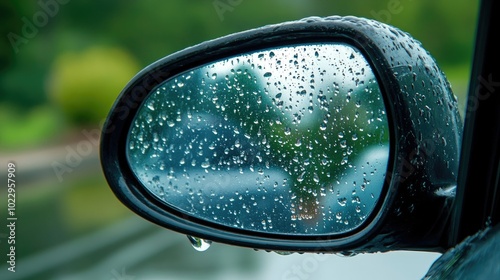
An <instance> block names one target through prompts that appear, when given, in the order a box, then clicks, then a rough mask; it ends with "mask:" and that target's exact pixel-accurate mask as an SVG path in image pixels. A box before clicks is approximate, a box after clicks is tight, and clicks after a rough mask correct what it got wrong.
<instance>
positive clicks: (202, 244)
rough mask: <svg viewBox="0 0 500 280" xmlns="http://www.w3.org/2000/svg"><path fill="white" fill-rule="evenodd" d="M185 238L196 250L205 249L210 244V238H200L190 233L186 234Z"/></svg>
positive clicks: (201, 250)
mask: <svg viewBox="0 0 500 280" xmlns="http://www.w3.org/2000/svg"><path fill="white" fill-rule="evenodd" d="M187 238H188V239H189V242H191V245H193V248H194V249H195V250H196V251H198V252H203V251H206V250H207V249H208V248H210V245H211V244H212V241H210V240H206V239H201V238H198V237H194V236H190V235H188V236H187Z"/></svg>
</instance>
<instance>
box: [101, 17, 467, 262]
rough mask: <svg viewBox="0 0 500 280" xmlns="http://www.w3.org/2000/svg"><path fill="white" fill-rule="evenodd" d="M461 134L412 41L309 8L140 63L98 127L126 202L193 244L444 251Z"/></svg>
mask: <svg viewBox="0 0 500 280" xmlns="http://www.w3.org/2000/svg"><path fill="white" fill-rule="evenodd" d="M460 133H461V121H460V118H459V115H458V111H457V102H456V100H455V98H454V96H453V94H452V92H451V89H450V86H449V84H448V82H447V80H446V78H445V76H444V75H443V73H442V72H441V71H440V70H439V68H438V67H437V65H436V62H435V61H434V59H433V58H432V57H431V56H430V55H429V54H428V53H427V52H426V51H425V50H424V49H423V48H422V46H421V45H420V43H419V42H417V41H416V40H414V39H413V38H411V37H410V36H409V35H408V34H406V33H404V32H402V31H400V30H398V29H396V28H394V27H391V26H388V25H385V24H382V23H379V22H376V21H373V20H368V19H362V18H355V17H328V18H316V17H314V18H307V19H304V20H300V21H295V22H287V23H282V24H278V25H271V26H266V27H263V28H259V29H255V30H250V31H246V32H242V33H237V34H233V35H229V36H226V37H223V38H219V39H216V40H213V41H209V42H205V43H202V44H200V45H197V46H194V47H191V48H188V49H186V50H183V51H180V52H177V53H175V54H172V55H170V56H167V57H165V58H163V59H161V60H159V61H157V62H155V63H153V64H152V65H150V66H148V67H147V68H145V69H144V70H142V71H141V72H140V73H139V74H138V75H137V76H136V77H134V78H133V80H132V81H131V82H130V83H129V84H128V85H127V86H126V87H125V89H124V90H123V92H122V93H121V95H120V96H119V98H118V99H117V101H116V102H115V104H114V106H113V108H112V110H111V112H110V114H109V116H108V119H107V121H106V123H105V124H104V127H103V133H102V138H101V139H102V140H101V141H102V142H101V161H102V166H103V170H104V173H105V176H106V179H107V180H108V183H109V185H110V186H111V188H112V190H113V191H114V193H115V195H116V196H117V197H118V198H119V199H120V200H121V201H122V202H123V203H124V204H125V205H126V206H128V207H129V208H130V209H131V210H133V211H134V212H136V213H137V214H139V215H140V216H142V217H144V218H146V219H148V220H150V221H152V222H154V223H156V224H158V225H161V226H163V227H166V228H170V229H172V230H175V231H178V232H181V233H183V234H187V235H189V236H191V237H190V240H192V242H193V243H194V244H195V245H196V246H198V247H204V244H203V240H211V241H216V242H223V243H227V244H233V245H239V246H246V247H252V248H256V249H265V250H274V251H298V252H312V251H315V252H317V251H325V252H341V253H343V254H352V253H358V252H376V251H387V250H395V249H412V248H413V249H419V250H422V249H424V250H435V251H442V250H444V249H446V244H447V243H446V242H445V240H443V238H442V237H443V236H442V233H443V232H444V231H445V229H446V226H447V221H448V218H449V216H450V213H451V204H452V202H453V199H454V188H455V186H456V180H457V170H458V160H459V147H460V139H461V137H460ZM192 236H196V238H194V237H192Z"/></svg>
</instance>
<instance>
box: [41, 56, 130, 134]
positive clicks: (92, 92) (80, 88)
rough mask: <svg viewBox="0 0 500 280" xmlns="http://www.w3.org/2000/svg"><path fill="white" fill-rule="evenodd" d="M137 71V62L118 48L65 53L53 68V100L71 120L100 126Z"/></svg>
mask: <svg viewBox="0 0 500 280" xmlns="http://www.w3.org/2000/svg"><path fill="white" fill-rule="evenodd" d="M138 70H139V67H138V64H137V62H136V61H135V60H134V59H133V58H132V57H131V56H130V55H129V54H127V53H126V52H124V51H122V50H119V49H102V48H93V49H89V50H87V51H85V52H83V53H79V54H64V55H62V56H61V57H59V59H58V60H57V61H56V62H55V65H54V69H53V73H52V75H53V76H52V78H53V79H52V81H51V84H50V90H51V92H50V93H51V98H52V100H53V101H54V102H55V103H56V104H57V105H58V106H59V107H60V108H61V110H62V111H63V113H64V114H65V115H66V116H67V117H68V118H69V119H70V120H71V121H73V122H75V123H78V124H86V123H98V122H99V121H101V120H103V119H104V118H105V117H106V115H107V114H108V112H109V109H110V108H111V105H112V104H113V102H114V101H115V99H116V97H117V96H118V94H119V93H120V91H121V90H122V89H123V87H124V86H125V85H126V84H127V82H128V81H129V80H130V79H131V78H132V77H133V76H134V75H135V73H136V72H137V71H138Z"/></svg>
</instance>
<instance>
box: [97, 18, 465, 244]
mask: <svg viewBox="0 0 500 280" xmlns="http://www.w3.org/2000/svg"><path fill="white" fill-rule="evenodd" d="M312 42H315V43H318V42H319V43H321V42H343V43H347V44H350V45H352V46H354V47H356V48H357V49H359V50H360V51H361V52H362V53H363V55H364V56H365V58H366V59H367V60H368V62H369V63H370V65H371V67H372V69H373V70H374V72H375V75H376V77H377V80H378V82H379V85H380V87H381V90H382V93H383V95H384V101H385V104H386V110H387V113H388V119H389V123H390V124H389V125H390V132H391V148H390V158H389V164H388V166H389V167H388V170H387V176H386V180H385V186H384V191H383V192H382V196H381V198H380V200H379V203H378V205H377V207H376V209H375V210H374V212H373V214H372V215H371V216H370V217H369V218H368V220H367V221H366V222H365V223H364V224H363V226H362V227H361V228H359V229H357V230H356V231H353V232H350V233H348V234H343V235H323V236H297V235H284V234H279V235H278V234H264V233H255V232H249V231H245V230H241V229H234V228H229V227H225V226H221V225H217V224H214V223H210V222H206V221H202V220H199V219H197V218H196V217H191V216H187V215H185V214H182V213H179V212H177V211H175V210H174V209H171V208H169V207H168V206H166V205H165V204H164V203H161V202H159V201H158V200H157V199H155V198H154V197H152V196H151V195H150V194H149V193H148V192H147V191H146V190H145V189H144V187H143V186H141V184H140V183H139V182H138V180H137V179H136V178H135V177H134V175H133V173H132V172H131V170H130V167H129V165H128V163H127V159H126V156H125V154H126V153H125V149H126V146H125V143H126V139H127V135H128V131H129V127H130V125H131V122H132V120H133V118H134V116H135V114H136V112H137V110H138V108H139V107H140V106H141V102H142V101H143V100H144V99H145V98H146V97H147V96H148V94H149V93H150V92H151V91H152V90H153V89H154V88H155V87H156V86H158V85H159V84H160V83H162V82H164V81H165V80H167V79H169V78H170V77H173V76H175V75H177V74H179V73H181V72H184V71H186V70H189V69H192V68H196V67H199V66H201V65H203V64H206V63H210V62H214V61H217V60H220V59H224V58H227V57H231V56H235V55H238V54H243V53H246V52H252V51H256V50H261V49H269V48H273V47H277V46H286V45H291V44H293V45H297V44H301V43H312ZM461 127H462V124H461V121H460V118H459V115H458V111H457V102H456V100H455V98H454V96H453V94H452V92H451V89H450V86H449V84H448V82H447V80H446V78H445V76H444V75H443V73H442V72H441V71H440V70H439V68H438V67H437V65H436V62H435V61H434V59H433V58H432V57H431V56H430V55H429V54H428V53H427V52H426V51H425V50H424V49H423V47H422V46H421V44H420V43H419V42H417V41H416V40H414V39H413V38H411V37H410V36H409V35H408V34H406V33H404V32H402V31H400V30H398V29H396V28H393V27H391V26H388V25H385V24H382V23H379V22H376V21H372V20H367V19H363V18H356V17H328V18H317V17H314V18H307V19H304V20H300V21H294V22H287V23H282V24H277V25H271V26H266V27H263V28H258V29H254V30H250V31H245V32H242V33H237V34H233V35H229V36H226V37H223V38H219V39H216V40H213V41H209V42H205V43H202V44H200V45H197V46H194V47H191V48H188V49H186V50H183V51H180V52H177V53H175V54H172V55H170V56H167V57H165V58H163V59H161V60H159V61H157V62H155V63H153V64H152V65H150V66H148V67H147V68H145V69H144V70H142V71H141V72H140V73H139V74H138V75H137V76H136V77H134V79H133V80H132V81H131V82H130V83H129V84H128V85H127V86H126V87H125V89H124V90H123V92H122V93H121V95H120V96H119V98H118V100H117V101H116V102H115V104H114V106H113V108H112V110H111V112H110V114H109V116H108V119H107V121H106V123H105V125H104V127H103V133H102V138H101V139H102V140H101V141H102V142H101V162H102V166H103V170H104V173H105V176H106V179H107V180H108V183H109V185H110V186H111V188H112V190H113V191H114V193H115V195H116V196H117V197H118V198H119V199H120V200H121V201H122V202H123V203H124V204H125V205H126V206H127V207H129V208H130V209H131V210H133V211H134V212H136V213H137V214H139V215H140V216H142V217H144V218H146V219H148V220H149V221H152V222H154V223H156V224H158V225H161V226H164V227H167V228H170V229H172V230H175V231H179V232H181V233H184V234H189V235H193V236H196V237H200V238H204V239H208V240H212V241H216V242H223V243H227V244H233V245H239V246H246V247H251V248H257V249H265V250H276V251H298V252H305V251H309V252H319V251H327V252H344V253H347V254H349V253H351V252H352V253H357V252H375V251H388V250H397V249H413V250H434V251H442V250H443V249H445V248H446V247H447V244H448V242H447V240H444V239H443V238H442V237H443V232H444V231H445V230H446V227H447V226H448V222H449V217H450V213H451V204H452V201H453V199H454V194H453V192H451V193H450V192H449V191H448V190H450V189H453V186H454V185H455V184H456V180H457V170H458V156H459V147H460V139H461V135H460V134H461Z"/></svg>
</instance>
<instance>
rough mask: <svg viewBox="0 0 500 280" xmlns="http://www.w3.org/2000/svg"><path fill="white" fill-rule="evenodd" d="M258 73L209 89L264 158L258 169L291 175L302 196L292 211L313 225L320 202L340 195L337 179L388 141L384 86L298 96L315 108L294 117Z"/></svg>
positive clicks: (240, 74) (242, 72) (239, 74)
mask: <svg viewBox="0 0 500 280" xmlns="http://www.w3.org/2000/svg"><path fill="white" fill-rule="evenodd" d="M257 73H258V72H257V71H253V70H252V69H250V68H249V67H247V68H244V67H242V68H240V69H237V70H236V71H234V70H233V71H231V74H229V75H227V76H225V77H224V78H223V79H218V80H216V81H213V82H212V83H207V86H208V87H209V88H210V91H211V92H212V95H210V96H211V98H216V102H214V103H213V104H214V106H215V108H216V110H217V111H218V113H220V114H222V115H223V116H225V118H227V119H229V120H232V121H233V122H234V123H239V126H240V127H241V129H242V130H243V131H240V133H243V134H245V135H247V137H248V138H250V139H251V143H252V144H251V146H252V147H258V150H259V151H260V153H262V154H263V155H262V156H263V157H261V159H262V162H259V163H257V165H261V166H265V167H269V166H271V167H279V168H280V169H283V170H285V171H286V172H287V173H288V174H289V175H290V177H291V182H289V184H290V185H291V187H292V191H293V193H294V194H295V196H296V199H295V203H294V206H292V209H293V210H295V211H296V216H297V218H299V219H311V218H312V217H314V216H315V215H316V214H317V213H316V211H317V210H318V203H319V198H320V197H321V196H324V195H326V193H327V192H335V185H334V184H335V182H336V178H338V177H339V176H340V175H342V174H343V173H345V172H348V170H349V169H350V168H356V167H353V166H352V165H351V162H352V161H353V160H354V159H355V158H356V157H357V156H358V154H359V153H360V152H361V151H363V148H366V147H369V146H371V145H376V144H380V143H381V142H383V143H384V142H385V141H387V138H388V134H387V131H386V128H383V127H382V128H383V129H380V127H376V128H375V126H379V125H377V124H376V123H377V122H379V123H380V124H382V126H383V123H382V122H380V121H378V120H377V118H380V117H382V118H385V116H382V115H381V114H382V113H381V111H378V110H383V108H384V105H383V101H382V99H381V94H380V92H379V89H378V85H377V84H376V82H375V80H374V79H372V80H367V81H361V82H360V84H358V85H357V87H356V88H354V89H350V90H348V91H347V92H345V89H343V88H342V87H341V85H339V84H336V83H331V87H330V88H328V90H327V92H323V91H322V90H318V93H312V92H310V93H309V92H306V93H303V92H297V97H296V98H297V99H301V98H302V99H310V104H312V105H311V106H307V107H304V108H301V110H299V113H295V114H291V113H289V112H287V111H286V110H287V109H286V108H285V106H284V104H283V100H281V99H282V98H283V97H282V94H281V93H280V92H277V91H276V90H275V88H274V89H273V86H272V85H271V86H270V85H269V83H267V84H266V83H265V80H266V78H265V77H266V75H265V74H264V75H263V76H261V75H258V74H257ZM263 85H265V86H263ZM342 90H344V92H342ZM365 103H366V104H365ZM317 111H319V112H317ZM313 113H315V114H316V115H317V117H316V118H315V119H314V120H313V121H310V122H309V123H308V124H307V125H301V119H302V118H304V115H305V114H313ZM370 123H371V124H370ZM251 164H255V163H251ZM279 183H280V182H278V184H279ZM360 183H361V182H360ZM346 208H349V207H346ZM352 208H353V209H352V210H353V211H352V212H354V207H352ZM346 214H347V213H346Z"/></svg>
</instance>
